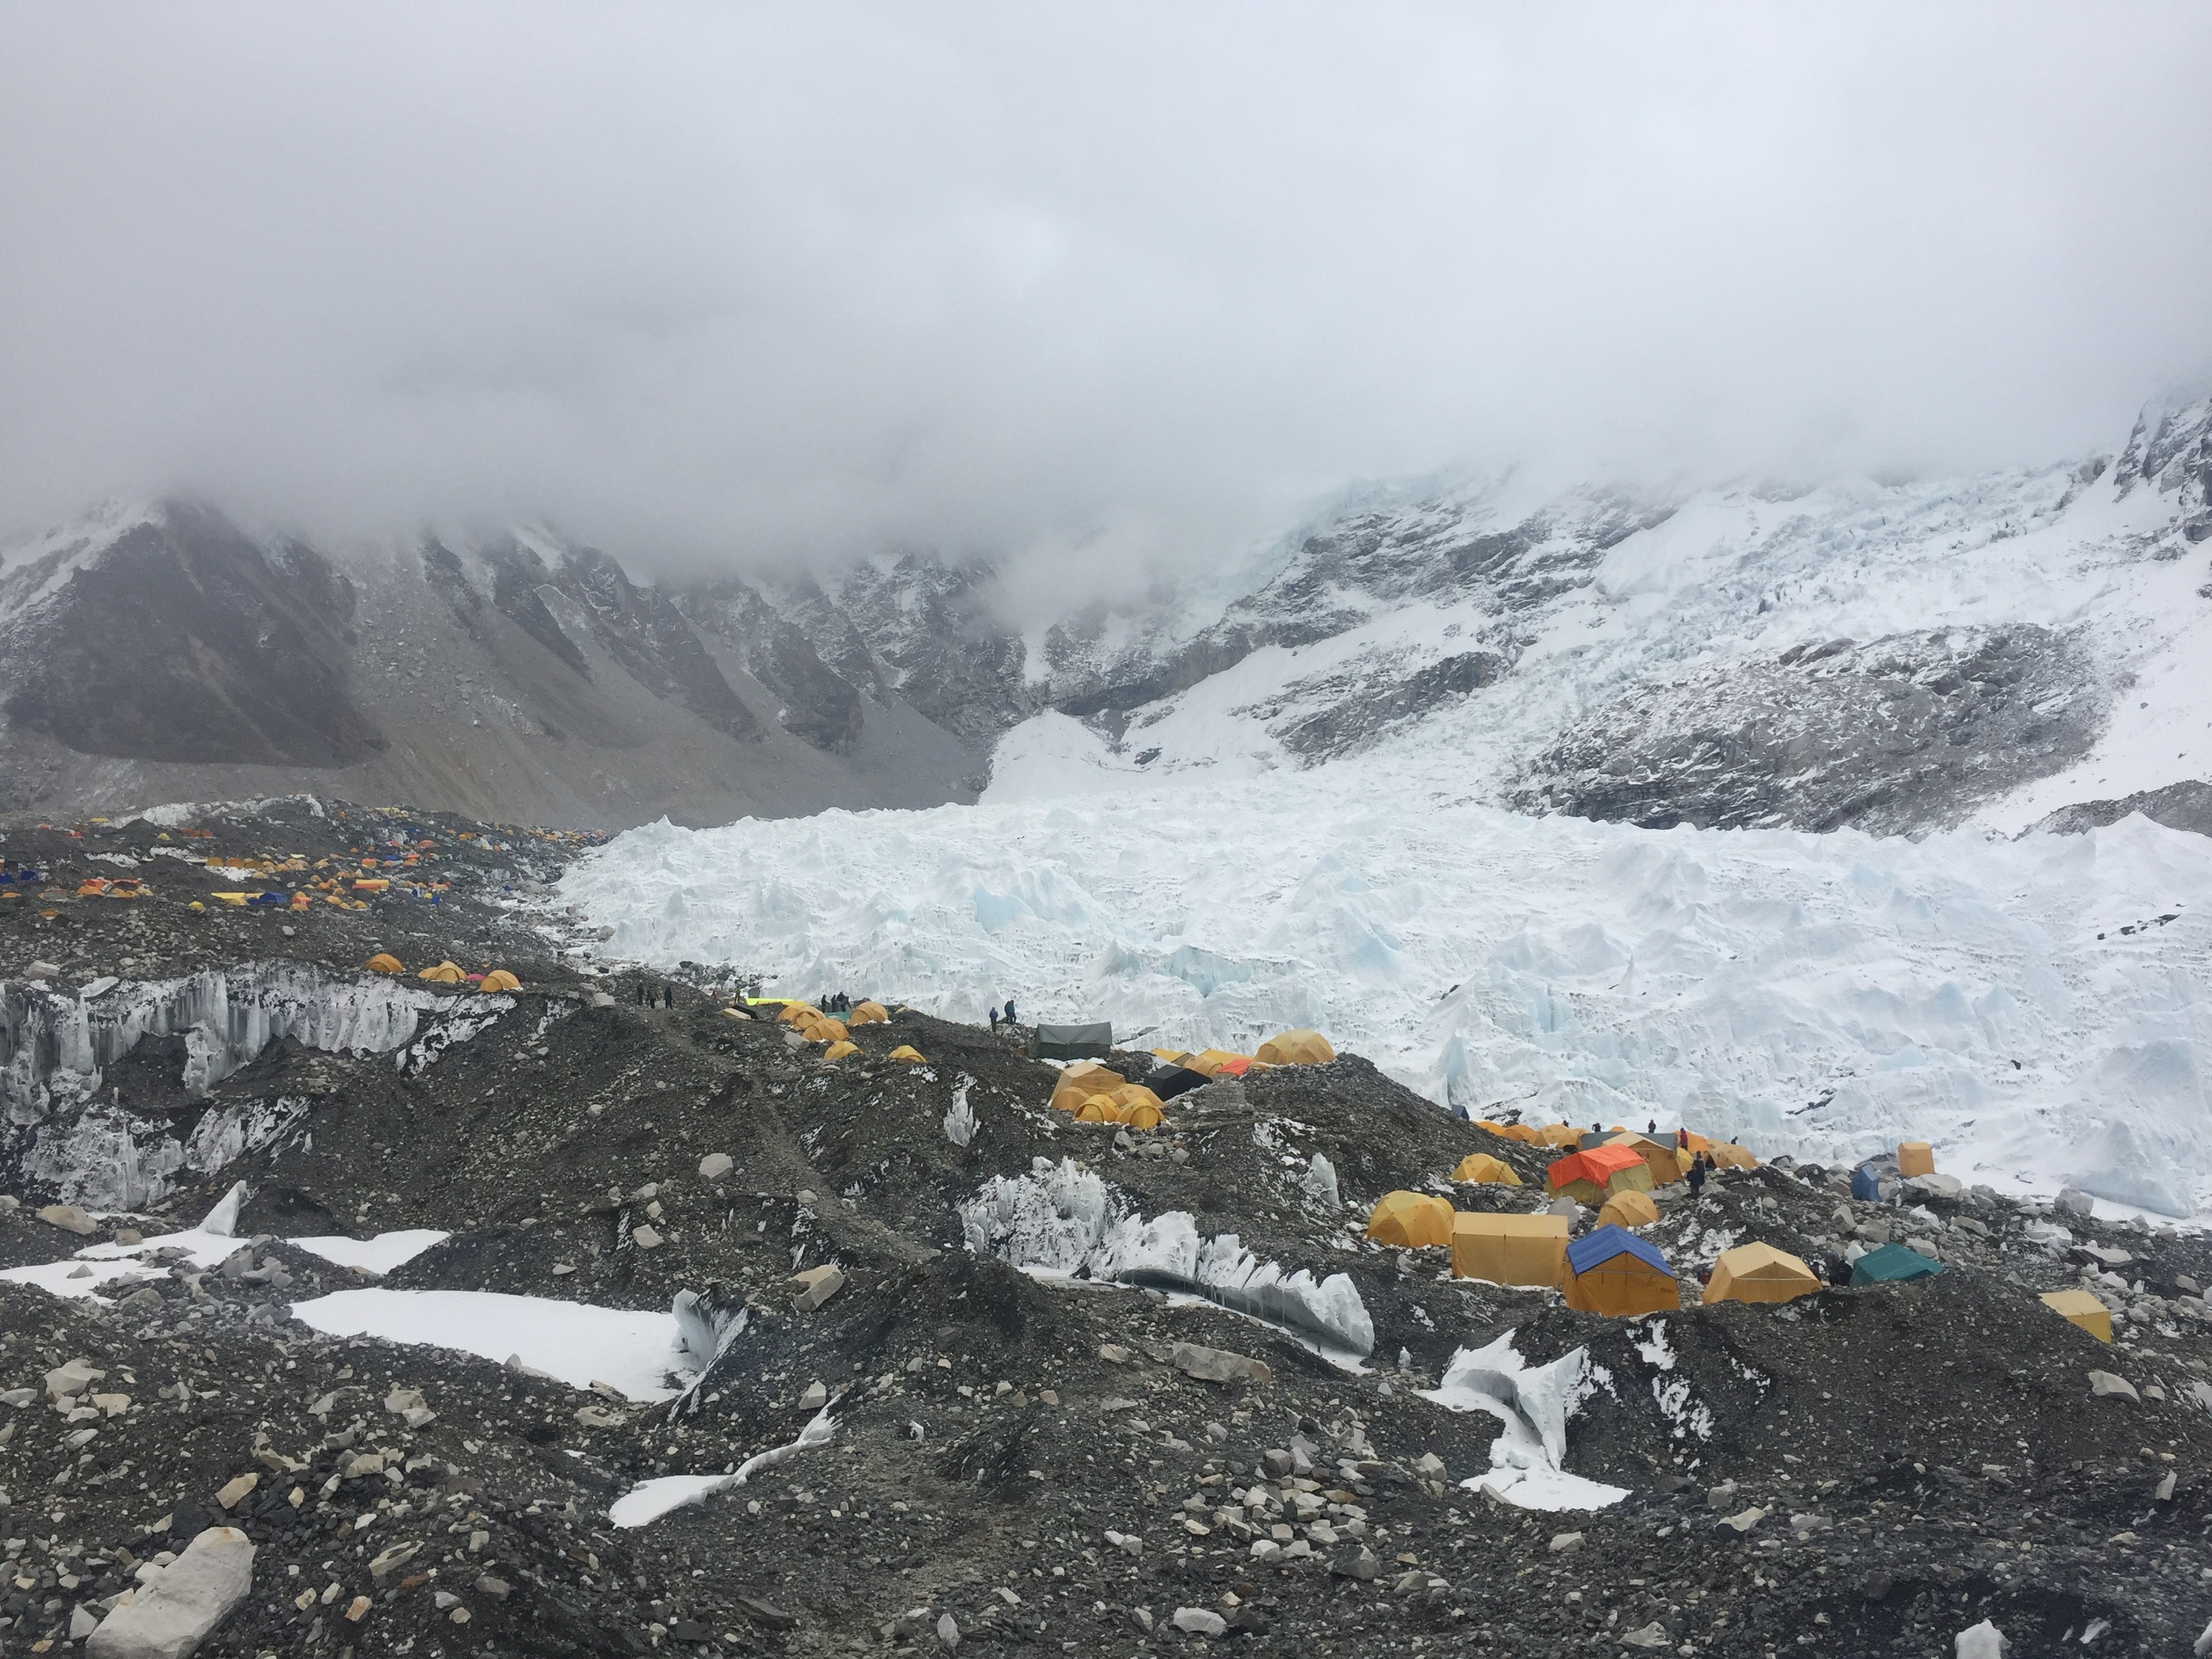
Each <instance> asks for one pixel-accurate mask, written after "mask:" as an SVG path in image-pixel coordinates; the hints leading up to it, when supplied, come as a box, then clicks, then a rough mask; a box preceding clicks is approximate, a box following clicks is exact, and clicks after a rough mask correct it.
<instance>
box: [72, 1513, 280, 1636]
mask: <svg viewBox="0 0 2212 1659" xmlns="http://www.w3.org/2000/svg"><path fill="white" fill-rule="evenodd" d="M253 1556H254V1547H253V1541H252V1539H250V1538H248V1537H247V1536H246V1534H244V1533H242V1532H240V1530H239V1529H238V1528H235V1527H210V1528H208V1529H207V1530H206V1531H205V1532H204V1533H202V1534H200V1535H199V1536H198V1537H197V1538H195V1539H193V1540H192V1541H191V1543H190V1544H188V1545H186V1546H185V1553H183V1554H182V1555H179V1557H178V1558H177V1559H175V1560H174V1561H173V1562H172V1563H170V1565H167V1567H164V1568H162V1569H161V1571H160V1573H159V1575H158V1576H157V1577H154V1578H153V1579H152V1580H151V1581H150V1582H148V1583H142V1586H141V1588H139V1589H137V1590H134V1591H131V1592H130V1593H129V1594H130V1599H129V1600H127V1601H124V1602H122V1603H121V1604H120V1605H119V1606H118V1607H116V1609H115V1610H114V1611H113V1612H112V1613H109V1614H108V1615H107V1617H106V1619H104V1620H101V1621H100V1628H99V1629H98V1630H96V1631H94V1632H93V1633H92V1634H91V1635H90V1636H89V1637H88V1638H85V1644H84V1650H85V1652H86V1653H87V1654H88V1655H89V1656H91V1659H185V1656H186V1655H188V1654H190V1653H191V1651H192V1650H194V1649H196V1648H197V1647H198V1646H199V1644H201V1643H202V1642H204V1641H205V1640H206V1639H207V1638H208V1637H209V1636H210V1634H212V1633H213V1632H214V1630H215V1628H216V1626H218V1625H220V1624H221V1623H222V1621H223V1620H225V1619H227V1618H228V1617H229V1616H230V1614H231V1613H232V1612H233V1610H234V1609H235V1608H236V1607H238V1605H239V1604H240V1602H241V1601H245V1600H246V1596H247V1595H250V1594H251V1593H252V1589H253Z"/></svg>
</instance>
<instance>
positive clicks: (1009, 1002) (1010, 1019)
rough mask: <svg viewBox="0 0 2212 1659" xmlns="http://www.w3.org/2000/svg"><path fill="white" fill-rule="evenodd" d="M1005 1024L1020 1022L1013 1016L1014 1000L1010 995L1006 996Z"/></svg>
mask: <svg viewBox="0 0 2212 1659" xmlns="http://www.w3.org/2000/svg"><path fill="white" fill-rule="evenodd" d="M1006 1024H1009V1025H1016V1024H1020V1022H1019V1021H1018V1020H1017V1019H1016V1018H1014V1000H1013V999H1012V997H1008V998H1007V999H1006Z"/></svg>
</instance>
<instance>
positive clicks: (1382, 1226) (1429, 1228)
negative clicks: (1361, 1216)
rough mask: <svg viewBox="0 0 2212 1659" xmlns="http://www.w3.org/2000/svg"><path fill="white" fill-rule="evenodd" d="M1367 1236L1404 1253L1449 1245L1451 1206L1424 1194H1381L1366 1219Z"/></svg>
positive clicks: (1450, 1236)
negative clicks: (1395, 1247) (1400, 1247)
mask: <svg viewBox="0 0 2212 1659" xmlns="http://www.w3.org/2000/svg"><path fill="white" fill-rule="evenodd" d="M1367 1236H1368V1237H1370V1238H1371V1239H1373V1240H1374V1241H1375V1242H1376V1243H1378V1244H1396V1245H1401V1246H1404V1247H1406V1248H1407V1249H1419V1248H1420V1247H1422V1246H1424V1245H1429V1244H1449V1243H1451V1241H1452V1206H1450V1205H1449V1204H1447V1203H1445V1202H1444V1200H1442V1199H1441V1198H1437V1197H1435V1196H1433V1195H1431V1194H1428V1193H1408V1192H1395V1193H1385V1194H1383V1197H1382V1199H1381V1200H1380V1201H1379V1202H1377V1203H1376V1206H1375V1208H1374V1210H1373V1211H1372V1212H1370V1214H1369V1216H1368V1218H1367Z"/></svg>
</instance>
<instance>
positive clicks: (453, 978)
mask: <svg viewBox="0 0 2212 1659" xmlns="http://www.w3.org/2000/svg"><path fill="white" fill-rule="evenodd" d="M362 967H363V968H365V969H368V971H369V972H370V973H372V974H404V973H405V972H406V971H407V965H406V963H403V962H401V961H400V960H399V958H398V957H395V956H393V955H392V953H391V952H390V951H378V952H377V953H376V954H375V955H374V956H373V957H370V958H369V959H368V961H367V962H364V963H362ZM415 977H416V978H417V979H423V980H428V981H430V983H431V984H433V985H473V986H475V987H477V990H479V991H520V989H521V988H522V981H520V980H519V979H517V978H516V977H515V976H514V975H513V974H511V973H509V972H507V969H504V968H495V969H492V970H491V971H490V972H489V973H485V974H471V973H470V972H468V971H467V970H466V969H464V968H462V967H461V965H460V964H459V963H456V962H439V963H432V964H431V965H430V966H429V967H428V968H424V969H421V970H419V971H418V972H417V973H416V975H415Z"/></svg>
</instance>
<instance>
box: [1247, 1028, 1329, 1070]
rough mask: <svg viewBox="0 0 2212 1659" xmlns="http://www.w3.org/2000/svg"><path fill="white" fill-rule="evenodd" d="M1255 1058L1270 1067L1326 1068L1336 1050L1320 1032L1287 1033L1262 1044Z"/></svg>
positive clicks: (1299, 1031)
mask: <svg viewBox="0 0 2212 1659" xmlns="http://www.w3.org/2000/svg"><path fill="white" fill-rule="evenodd" d="M1253 1058H1254V1059H1255V1060H1264V1061H1266V1062H1267V1064H1268V1065H1270V1066H1326V1065H1328V1063H1329V1061H1331V1060H1334V1059H1335V1058H1336V1050H1335V1049H1334V1048H1330V1047H1329V1045H1328V1038H1327V1037H1325V1036H1322V1034H1321V1033H1320V1032H1319V1031H1307V1030H1297V1031H1285V1032H1284V1033H1283V1034H1282V1036H1273V1037H1269V1038H1268V1039H1267V1041H1266V1042H1263V1043H1261V1045H1260V1048H1259V1050H1258V1052H1257V1053H1256V1054H1254V1055H1253Z"/></svg>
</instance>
